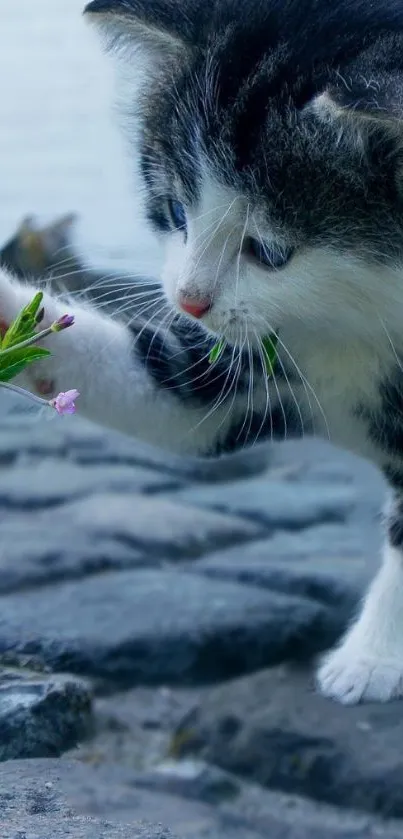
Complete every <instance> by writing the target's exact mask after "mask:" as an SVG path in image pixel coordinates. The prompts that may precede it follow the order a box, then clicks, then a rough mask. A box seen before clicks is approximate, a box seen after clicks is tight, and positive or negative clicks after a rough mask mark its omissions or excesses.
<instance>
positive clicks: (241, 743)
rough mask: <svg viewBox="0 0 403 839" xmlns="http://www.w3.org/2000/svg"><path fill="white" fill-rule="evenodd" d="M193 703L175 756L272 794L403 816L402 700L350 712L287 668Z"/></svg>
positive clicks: (212, 691)
mask: <svg viewBox="0 0 403 839" xmlns="http://www.w3.org/2000/svg"><path fill="white" fill-rule="evenodd" d="M193 698H194V704H193V706H191V707H190V703H189V707H188V711H187V712H185V714H184V718H183V720H182V722H181V723H180V725H179V726H178V727H177V732H176V736H175V738H174V740H173V741H172V747H171V752H172V754H174V755H175V754H176V755H177V756H182V757H185V756H188V757H189V756H190V755H195V756H197V757H198V758H201V759H203V760H205V761H207V762H211V763H215V764H217V765H218V766H221V767H222V768H223V769H225V770H227V771H229V772H232V773H235V774H238V775H240V776H242V777H244V778H247V779H249V780H251V781H254V782H258V783H260V784H262V785H264V786H266V787H269V788H270V789H277V790H282V791H286V792H288V793H297V794H300V795H306V796H308V797H310V798H315V799H317V800H319V801H327V802H331V803H333V804H337V805H339V806H342V807H350V808H356V809H357V810H363V811H365V810H366V811H370V812H376V813H378V814H379V813H382V814H383V815H385V817H388V818H391V817H399V818H400V819H401V818H403V762H402V754H401V742H402V737H403V719H402V705H401V702H395V703H391V704H388V705H383V706H382V705H360V706H357V707H353V708H349V709H346V708H344V707H342V706H340V705H338V704H336V703H330V702H329V701H328V700H325V699H323V698H322V697H320V696H319V695H317V694H316V693H315V692H314V690H313V685H312V677H311V674H309V673H307V672H306V671H298V670H296V669H292V668H290V667H287V666H282V667H279V668H275V669H273V670H267V671H263V672H261V673H259V674H255V675H254V676H250V677H248V678H244V679H241V680H237V681H234V682H231V683H228V684H226V685H222V686H218V687H214V688H212V689H210V690H205V691H203V693H202V694H199V695H198V696H196V695H195V694H194V695H193ZM402 831H403V826H402Z"/></svg>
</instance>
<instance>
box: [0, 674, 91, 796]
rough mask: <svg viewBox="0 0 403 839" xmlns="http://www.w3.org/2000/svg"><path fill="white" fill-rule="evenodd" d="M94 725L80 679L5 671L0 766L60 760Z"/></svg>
mask: <svg viewBox="0 0 403 839" xmlns="http://www.w3.org/2000/svg"><path fill="white" fill-rule="evenodd" d="M91 723H92V717H91V694H90V692H89V690H88V687H86V685H85V684H83V683H82V682H80V681H79V680H78V679H76V678H73V677H70V676H64V677H63V676H61V675H60V676H52V675H41V674H39V673H35V672H29V671H28V670H24V669H20V670H17V669H14V670H11V669H6V670H1V669H0V761H4V760H13V759H15V758H33V757H57V756H58V755H60V754H62V752H65V751H67V750H68V749H71V748H72V747H73V746H74V745H76V743H77V742H78V741H79V740H82V739H83V738H85V737H86V736H88V734H89V733H90V731H91ZM0 798H1V793H0Z"/></svg>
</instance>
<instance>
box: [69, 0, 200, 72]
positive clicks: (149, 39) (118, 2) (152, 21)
mask: <svg viewBox="0 0 403 839" xmlns="http://www.w3.org/2000/svg"><path fill="white" fill-rule="evenodd" d="M84 14H85V15H86V17H87V19H88V20H89V21H90V22H91V23H93V24H94V25H96V26H97V27H98V29H99V30H100V32H101V34H102V36H103V37H104V39H105V42H106V45H107V47H108V48H112V49H113V48H114V47H117V48H121V47H123V48H125V49H129V50H130V49H132V48H133V47H134V48H136V47H140V48H141V49H143V50H145V51H146V52H147V54H148V56H149V57H150V58H151V59H152V62H153V63H154V64H156V65H157V66H159V65H161V64H163V63H164V62H166V60H167V59H169V58H174V57H176V56H179V55H180V54H182V53H184V52H186V50H187V49H188V48H189V46H190V37H191V33H190V32H189V31H188V25H187V19H186V15H185V14H184V13H181V6H180V4H178V3H177V2H175V0H92V2H91V3H88V5H87V6H86V8H85V10H84Z"/></svg>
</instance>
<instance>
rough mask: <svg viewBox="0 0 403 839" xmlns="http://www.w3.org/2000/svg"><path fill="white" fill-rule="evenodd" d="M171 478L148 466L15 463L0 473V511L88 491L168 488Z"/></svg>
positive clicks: (58, 501)
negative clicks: (20, 464)
mask: <svg viewBox="0 0 403 839" xmlns="http://www.w3.org/2000/svg"><path fill="white" fill-rule="evenodd" d="M175 485H178V481H177V482H176V484H175V481H173V479H172V478H167V476H164V475H161V474H158V472H156V471H154V470H151V469H142V468H140V467H137V468H136V469H133V468H132V467H130V466H123V465H118V466H114V465H97V464H93V465H92V466H91V468H89V467H88V466H82V465H80V464H77V463H69V462H65V463H61V462H60V460H58V459H56V458H46V459H44V460H41V461H40V462H39V463H38V464H36V465H35V478H34V479H33V471H32V467H30V466H15V467H14V469H12V470H7V472H6V473H4V472H3V474H0V510H10V509H17V510H38V509H43V508H45V509H46V508H49V507H52V506H56V505H58V504H63V503H65V502H66V501H70V500H71V499H74V498H82V497H84V496H86V495H88V494H90V493H95V492H97V491H98V492H108V491H114V490H115V491H123V492H126V493H128V494H129V495H130V494H132V493H133V494H134V493H136V492H139V491H140V490H141V491H143V492H147V491H150V490H152V491H154V492H155V491H158V490H163V489H168V488H172V487H173V486H175Z"/></svg>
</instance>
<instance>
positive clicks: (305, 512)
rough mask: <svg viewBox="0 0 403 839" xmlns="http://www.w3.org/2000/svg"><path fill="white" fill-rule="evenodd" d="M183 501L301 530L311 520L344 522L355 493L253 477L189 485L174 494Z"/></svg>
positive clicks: (274, 526)
mask: <svg viewBox="0 0 403 839" xmlns="http://www.w3.org/2000/svg"><path fill="white" fill-rule="evenodd" d="M174 497H175V498H176V500H177V501H178V500H179V499H180V500H181V501H182V502H183V504H193V505H195V506H201V507H207V508H210V509H215V510H220V511H222V512H225V513H230V514H237V515H242V516H245V517H249V518H250V519H252V520H254V521H257V522H259V523H261V524H264V525H265V526H266V527H267V528H270V530H274V529H278V528H282V529H288V530H301V529H302V528H304V527H310V526H311V525H313V524H322V523H324V522H326V523H329V522H344V521H345V520H346V519H348V518H349V516H350V515H351V512H352V510H353V509H354V504H355V502H356V494H355V492H354V491H353V490H351V489H350V488H349V487H344V486H336V487H334V486H333V485H332V484H326V483H324V482H313V481H312V482H310V483H307V484H306V485H304V491H303V492H301V487H300V486H299V484H298V483H296V482H292V481H291V482H287V481H284V480H279V479H278V478H274V477H273V478H271V476H270V472H269V473H267V474H266V475H265V476H264V478H253V479H249V480H244V481H239V482H237V483H228V484H221V485H219V486H212V487H208V488H204V487H201V488H199V487H191V488H186V490H180V491H179V492H177V493H176V494H175V496H174Z"/></svg>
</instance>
